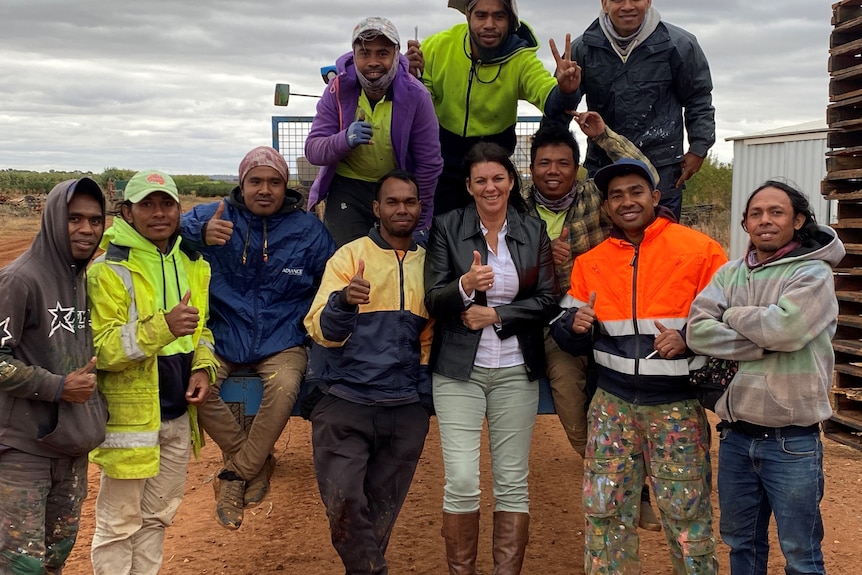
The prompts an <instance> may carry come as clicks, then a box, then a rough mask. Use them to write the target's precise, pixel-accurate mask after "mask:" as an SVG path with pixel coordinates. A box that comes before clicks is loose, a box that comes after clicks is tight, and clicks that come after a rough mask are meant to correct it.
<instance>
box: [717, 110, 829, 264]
mask: <svg viewBox="0 0 862 575" xmlns="http://www.w3.org/2000/svg"><path fill="white" fill-rule="evenodd" d="M827 131H828V128H827V125H826V121H825V120H818V121H815V122H806V123H804V124H797V125H794V126H787V127H784V128H777V129H774V130H768V131H766V132H758V133H756V134H749V135H745V136H734V137H732V138H727V141H732V142H733V195H732V200H731V213H732V216H731V226H730V258H731V259H736V258H740V257H742V255H743V252H744V251H745V248H746V246H747V245H748V234H746V233H745V231H744V230H743V229H742V227H741V226H740V225H739V222H740V221H741V219H742V211H743V209H744V208H745V202H746V200H748V196H749V194H751V192H753V191H754V190H755V189H756V188H757V187H758V186H760V185H761V184H762V183H763V182H765V181H766V180H770V179H778V180H782V181H785V182H787V183H789V184H791V185H793V186H794V187H797V188H798V189H799V190H801V191H802V192H804V193H806V194H807V195H808V199H809V201H810V202H811V206H812V208H813V209H814V215H815V217H816V218H817V221H818V222H821V223H827V224H828V223H830V222H833V221H834V218H835V215H836V214H837V209H838V208H837V205H836V202H834V201H831V202H830V201H827V200H825V199H823V197H822V196H821V195H820V183H821V181H822V180H823V177H824V176H825V175H826V156H825V155H826V133H827Z"/></svg>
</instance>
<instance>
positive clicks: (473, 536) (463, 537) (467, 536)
mask: <svg viewBox="0 0 862 575" xmlns="http://www.w3.org/2000/svg"><path fill="white" fill-rule="evenodd" d="M440 534H441V535H443V539H444V540H445V541H446V563H447V564H448V565H449V575H476V553H477V549H478V546H479V512H478V511H474V512H473V513H446V512H445V511H444V512H443V527H442V528H441V529H440Z"/></svg>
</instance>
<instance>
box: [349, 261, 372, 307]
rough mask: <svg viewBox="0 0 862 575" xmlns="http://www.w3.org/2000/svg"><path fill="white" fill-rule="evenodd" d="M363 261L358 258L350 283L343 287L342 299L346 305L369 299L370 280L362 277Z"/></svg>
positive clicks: (364, 302) (363, 271)
mask: <svg viewBox="0 0 862 575" xmlns="http://www.w3.org/2000/svg"><path fill="white" fill-rule="evenodd" d="M364 275H365V261H364V260H361V259H360V260H359V265H358V266H357V268H356V273H355V274H353V277H352V278H350V283H349V284H347V287H346V288H344V301H345V302H347V304H348V305H363V304H367V303H369V302H370V301H371V297H370V295H371V282H369V281H368V280H367V279H365V277H364Z"/></svg>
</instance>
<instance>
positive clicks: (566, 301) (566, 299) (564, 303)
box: [559, 294, 587, 309]
mask: <svg viewBox="0 0 862 575" xmlns="http://www.w3.org/2000/svg"><path fill="white" fill-rule="evenodd" d="M559 305H560V307H561V308H563V309H567V308H570V307H583V306H585V305H587V302H585V301H581V300H579V299H575V298H573V297H572V296H571V295H569V294H566V295H564V296H563V299H561V300H560V304H559Z"/></svg>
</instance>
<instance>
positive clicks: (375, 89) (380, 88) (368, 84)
mask: <svg viewBox="0 0 862 575" xmlns="http://www.w3.org/2000/svg"><path fill="white" fill-rule="evenodd" d="M397 73H398V46H396V47H395V61H394V62H392V67H391V68H389V71H388V72H386V74H385V75H383V76H381V77H380V78H377V79H376V80H369V79H368V78H366V77H365V76H363V75H362V72H360V71H359V68H357V69H356V78H357V79H358V80H359V85H360V86H362V89H363V90H365V93H366V94H373V95H375V96H376V95H381V96H382V95H383V94H385V93H386V90H388V89H389V86H391V85H392V81H393V80H394V79H395V74H397Z"/></svg>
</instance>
